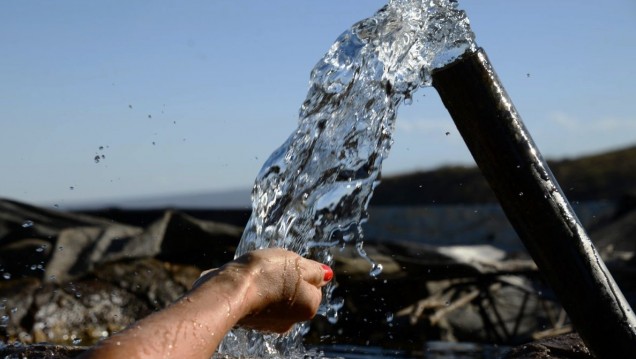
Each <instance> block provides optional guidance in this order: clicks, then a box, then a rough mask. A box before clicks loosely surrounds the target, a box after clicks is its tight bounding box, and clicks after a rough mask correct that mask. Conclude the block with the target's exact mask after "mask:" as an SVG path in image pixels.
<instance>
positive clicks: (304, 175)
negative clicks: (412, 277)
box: [218, 0, 475, 358]
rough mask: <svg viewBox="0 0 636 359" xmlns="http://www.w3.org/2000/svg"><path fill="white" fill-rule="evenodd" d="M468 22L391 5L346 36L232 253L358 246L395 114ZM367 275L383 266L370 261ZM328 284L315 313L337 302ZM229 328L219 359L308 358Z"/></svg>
mask: <svg viewBox="0 0 636 359" xmlns="http://www.w3.org/2000/svg"><path fill="white" fill-rule="evenodd" d="M474 46H475V45H474V41H473V34H472V32H471V31H470V27H469V22H468V18H467V17H466V15H465V13H464V12H463V11H461V10H459V9H457V6H456V3H455V2H454V1H451V0H430V1H422V0H393V1H391V2H390V3H389V4H387V5H386V6H385V7H383V8H382V9H380V10H379V11H378V12H377V13H376V14H375V15H374V16H372V17H370V18H368V19H365V20H362V21H360V22H358V23H356V24H355V25H353V26H352V27H351V28H350V29H349V30H347V31H345V32H344V33H343V34H342V35H340V37H338V39H337V40H336V42H335V43H334V44H333V45H332V47H331V48H330V49H329V51H328V52H327V54H326V55H325V56H324V57H323V58H322V59H321V60H320V61H319V62H318V64H317V65H316V66H315V67H314V69H313V70H312V72H311V80H310V89H309V93H308V95H307V99H306V100H305V102H304V103H303V105H302V107H301V109H300V119H299V124H298V128H297V129H296V131H295V132H293V133H292V134H291V135H290V137H289V138H288V139H287V141H286V142H285V143H283V145H282V146H280V147H279V148H278V149H277V150H276V151H274V153H272V155H271V156H270V157H269V159H268V160H267V161H266V162H265V164H264V165H263V168H262V169H261V171H260V173H259V174H258V177H257V179H256V182H255V184H254V188H253V191H252V203H253V208H252V210H253V212H252V216H251V218H250V220H249V222H248V224H247V227H246V228H245V232H244V234H243V238H242V239H241V242H240V244H239V247H238V249H237V252H236V255H237V256H240V255H242V254H244V253H246V252H248V251H251V250H255V249H259V248H267V247H282V248H287V249H289V250H292V251H295V252H297V253H299V254H300V255H303V256H305V257H309V258H313V259H315V260H317V261H320V262H323V263H327V264H332V262H333V258H332V255H331V252H330V249H331V248H333V247H339V246H345V245H354V246H355V247H356V248H357V250H358V253H359V254H360V255H361V256H362V257H364V258H367V259H369V258H368V257H367V255H366V254H365V252H364V250H363V246H362V243H363V236H362V230H361V227H360V226H361V224H362V223H364V222H365V221H366V219H367V205H368V204H369V201H370V199H371V195H372V193H373V189H374V188H375V187H376V186H377V184H378V181H379V175H380V170H381V165H382V160H383V159H384V158H386V156H387V155H388V152H389V149H390V147H391V143H392V139H391V136H392V132H393V128H394V125H395V118H396V110H397V108H398V106H399V105H400V104H401V103H402V102H410V99H411V96H412V93H413V91H415V90H416V89H417V88H419V87H421V86H428V85H430V82H431V71H433V70H434V69H436V68H439V67H441V66H443V65H445V64H448V63H450V62H452V61H453V60H455V59H456V58H457V57H459V56H461V55H462V54H463V53H465V52H466V51H472V50H474ZM369 262H370V263H371V270H370V274H371V275H378V274H379V273H380V272H381V270H382V267H381V266H380V265H379V264H376V263H374V262H373V261H371V260H370V259H369ZM333 288H334V285H333V284H331V285H329V286H328V287H326V288H325V292H324V296H323V305H322V306H321V314H323V315H326V316H327V317H328V318H329V319H330V320H332V321H335V320H336V319H337V309H338V307H339V306H342V302H339V301H335V300H332V291H333ZM307 329H308V326H307V324H300V325H297V326H296V327H295V328H294V329H293V330H292V331H291V332H290V333H289V334H286V335H282V336H279V335H273V334H263V333H257V332H251V331H246V330H240V329H237V330H234V331H232V332H231V333H229V334H228V336H226V338H225V339H224V341H223V343H222V344H221V346H220V348H219V354H218V356H219V357H224V356H231V357H257V358H290V357H301V358H302V357H307V356H306V355H307V354H306V353H305V351H304V349H303V348H302V344H301V342H302V335H303V334H304V333H305V332H306V330H307Z"/></svg>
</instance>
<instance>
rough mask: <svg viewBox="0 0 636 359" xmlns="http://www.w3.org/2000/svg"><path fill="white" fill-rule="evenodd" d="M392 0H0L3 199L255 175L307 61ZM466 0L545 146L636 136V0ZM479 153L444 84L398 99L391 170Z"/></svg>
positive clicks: (119, 191)
mask: <svg viewBox="0 0 636 359" xmlns="http://www.w3.org/2000/svg"><path fill="white" fill-rule="evenodd" d="M383 4H384V2H383V1H375V0H367V1H360V0H323V1H311V2H309V1H285V0H272V1H266V2H265V1H253V0H252V1H244V0H232V1H229V0H216V1H183V2H176V1H163V0H158V1H152V2H151V1H134V2H131V1H108V2H106V1H103V2H93V1H91V2H87V1H66V0H61V1H3V2H0V49H1V50H0V54H1V56H0V80H1V81H0V121H1V123H2V130H1V131H0V153H2V155H1V156H0V168H2V175H1V176H0V197H9V198H14V199H19V200H24V201H29V202H33V203H37V204H45V205H52V204H53V203H55V204H59V205H60V206H64V205H66V204H71V203H76V202H78V201H85V200H99V199H106V200H108V202H111V203H113V202H116V201H117V199H120V198H121V199H124V198H130V197H143V196H146V195H156V194H175V193H193V192H197V191H217V190H225V189H236V188H245V187H250V186H251V185H252V182H253V180H254V177H255V175H256V173H257V172H258V170H259V168H260V166H261V165H262V163H263V161H264V160H265V159H266V158H267V157H268V155H269V154H270V153H271V152H272V151H273V150H274V149H275V148H276V147H277V146H278V145H279V144H280V143H282V142H283V141H284V140H285V139H286V138H287V136H288V135H289V134H290V133H291V132H292V131H293V130H294V129H295V127H296V123H297V113H298V108H299V106H300V104H301V103H302V101H303V100H304V97H305V95H306V92H307V84H308V79H309V72H310V70H311V68H312V67H313V66H314V64H315V63H316V62H317V61H318V60H319V59H320V58H321V57H322V55H323V54H324V53H325V52H326V51H327V49H328V48H329V46H330V45H331V43H332V42H333V41H334V40H335V39H336V37H337V36H338V35H339V34H340V33H341V32H343V31H344V30H345V29H347V28H348V27H349V26H350V25H352V24H353V23H354V22H356V21H358V20H360V19H362V18H365V17H368V16H370V15H372V14H373V13H374V12H375V11H376V10H377V9H378V8H380V7H381V6H382V5H383ZM459 4H460V7H461V8H463V9H465V10H466V11H467V13H468V15H469V17H470V19H471V23H472V27H473V30H474V31H475V33H476V39H477V44H478V45H480V46H482V47H483V48H484V49H485V50H486V52H487V53H488V55H489V57H490V59H491V61H492V63H493V65H494V67H495V69H496V71H497V72H498V74H499V77H500V79H501V80H502V82H503V84H504V86H505V87H506V89H507V91H508V93H509V95H510V96H511V98H512V100H513V101H514V103H515V105H516V107H517V109H518V111H519V112H520V114H521V116H522V117H523V119H524V121H525V123H526V126H527V127H528V129H529V131H530V133H531V134H532V135H533V137H534V139H535V142H536V143H537V145H538V146H539V149H540V150H541V151H542V152H543V154H544V156H545V157H547V158H563V157H573V156H578V155H580V154H587V153H593V152H596V151H600V150H606V149H612V148H619V147H623V146H627V145H632V144H636V110H635V108H636V107H635V106H634V101H635V100H636V84H635V81H636V70H634V67H633V66H634V63H636V46H634V44H636V3H635V2H634V1H633V0H610V1H607V2H603V3H601V2H597V1H588V0H584V1H569V0H566V1H558V2H556V1H546V0H532V1H530V0H515V1H509V0H508V1H503V0H501V1H500V0H496V1H495V0H480V1H460V2H459ZM446 132H450V134H449V135H448V136H447V135H445V133H446ZM102 155H103V156H104V158H102ZM95 156H99V163H96V161H95ZM472 163H473V162H472V159H471V157H470V155H469V154H468V151H467V150H466V148H465V146H464V144H463V142H462V140H461V138H460V137H459V135H458V133H457V131H456V130H455V128H454V125H453V123H452V120H451V119H450V117H449V116H448V114H447V112H446V110H445V109H444V108H443V106H442V104H441V101H440V99H439V97H438V96H437V94H436V93H435V92H434V91H433V90H431V89H422V90H420V91H419V92H418V93H417V94H416V95H415V97H414V102H413V104H412V105H410V106H403V107H402V108H401V110H400V112H399V116H398V122H397V128H396V132H395V144H394V146H393V149H392V151H391V155H390V157H389V158H388V159H387V160H386V161H385V165H384V173H385V175H391V174H396V173H403V172H409V171H412V170H418V169H429V168H433V167H437V166H439V165H442V164H472Z"/></svg>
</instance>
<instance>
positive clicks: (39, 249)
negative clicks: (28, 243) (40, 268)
mask: <svg viewBox="0 0 636 359" xmlns="http://www.w3.org/2000/svg"><path fill="white" fill-rule="evenodd" d="M46 247H47V245H46V244H43V245H41V246H39V247H37V248H36V249H35V251H36V252H38V253H42V252H44V250H45V249H46Z"/></svg>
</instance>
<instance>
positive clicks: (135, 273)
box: [0, 200, 636, 358]
mask: <svg viewBox="0 0 636 359" xmlns="http://www.w3.org/2000/svg"><path fill="white" fill-rule="evenodd" d="M630 203H631V204H630ZM635 214H636V212H635V211H634V208H633V203H632V202H629V201H628V200H626V201H625V203H623V204H622V205H621V206H619V210H618V211H617V213H616V214H615V216H614V217H612V218H611V220H610V221H608V223H607V224H606V225H605V226H603V227H602V228H599V229H598V230H597V231H596V232H594V233H592V236H593V237H594V238H595V240H596V242H597V243H598V244H599V245H600V247H599V248H600V249H601V252H602V253H603V255H604V256H605V258H606V260H607V261H608V266H609V267H610V268H612V269H613V271H614V275H615V276H616V278H617V280H618V281H619V283H622V284H623V290H624V291H625V292H626V295H627V297H628V299H634V298H635V297H636V296H635V295H634V293H636V288H634V285H633V284H632V283H636V282H635V281H634V280H633V279H634V278H633V273H634V271H633V268H634V257H633V253H634V250H635V249H636V248H634V247H635V245H634V242H633V241H630V240H626V239H627V238H634V234H635V233H634V232H636V228H635V227H634V225H633V223H636V221H634V219H633V216H634V215H635ZM241 230H242V228H241V227H239V226H234V225H230V224H224V223H218V222H212V221H204V220H200V219H197V218H194V217H192V216H189V215H187V214H184V213H178V212H170V211H168V212H166V213H165V214H164V215H163V216H162V217H161V218H160V219H158V220H156V221H154V222H152V223H150V224H149V225H147V226H145V227H135V226H131V225H126V224H120V223H116V222H113V221H111V220H106V219H102V218H95V217H91V216H86V215H78V214H71V213H64V212H59V211H53V210H46V209H42V208H37V207H32V206H28V205H25V204H21V203H16V202H11V201H0V272H1V273H0V276H1V278H0V316H1V317H0V340H1V341H2V342H3V343H12V344H10V345H5V346H4V347H1V348H0V356H1V357H8V358H11V357H16V358H17V357H19V358H22V357H28V358H31V357H32V358H48V357H55V358H60V357H62V358H63V357H71V356H73V355H75V354H76V353H77V352H78V351H79V350H81V348H78V346H80V347H81V346H88V345H92V344H93V343H95V342H96V341H98V340H100V339H101V338H103V337H106V336H108V335H110V334H112V333H114V332H116V331H118V330H121V329H122V328H124V327H125V326H127V325H128V324H130V323H131V322H133V321H135V320H137V319H139V318H141V317H144V316H145V315H147V314H148V313H150V312H152V311H155V310H158V309H161V308H163V307H164V306H165V305H167V304H168V303H170V302H172V301H174V300H175V299H176V298H178V297H179V296H180V295H182V294H183V293H184V292H185V291H186V290H187V289H188V288H189V286H190V285H191V283H192V282H193V281H194V280H195V279H196V278H197V277H198V275H199V273H200V271H201V270H203V269H207V268H210V267H215V266H218V265H220V264H222V263H224V262H226V261H228V260H230V259H231V257H232V255H233V253H234V249H235V247H236V245H237V243H238V240H239V238H240V234H241ZM366 250H367V252H368V253H369V255H370V256H371V257H372V258H373V259H374V260H376V261H378V262H380V263H382V264H383V266H384V268H385V269H384V271H383V273H382V274H381V275H380V276H378V277H371V276H369V274H368V272H369V269H370V264H369V263H368V262H367V261H365V260H364V259H361V258H360V257H359V256H358V255H357V254H356V253H355V252H354V251H353V250H351V249H345V250H334V255H335V260H336V263H335V266H334V267H335V272H336V281H337V282H338V284H339V286H338V288H337V289H336V291H335V295H334V296H335V297H340V298H343V299H344V307H343V308H342V310H341V311H340V318H339V321H338V322H337V323H336V324H332V323H329V322H328V321H327V320H326V319H324V318H317V319H316V320H314V321H313V322H312V330H311V331H310V333H309V334H308V336H307V337H306V341H307V343H308V345H329V344H333V343H337V344H351V345H370V346H378V347H384V348H393V349H396V350H397V349H399V350H402V351H406V352H410V353H412V354H413V355H414V356H417V355H422V353H423V351H424V343H426V342H428V341H440V340H441V341H459V342H475V343H491V344H492V343H494V344H498V345H510V346H517V345H518V347H516V348H515V349H513V350H512V351H511V352H510V353H509V355H508V358H591V354H589V352H587V349H585V346H584V345H583V344H582V343H581V341H580V339H579V338H578V337H577V336H576V335H569V336H565V337H559V339H549V338H552V337H553V336H554V335H557V334H563V333H570V332H572V328H571V326H570V325H569V322H568V319H567V315H566V314H565V312H564V311H563V310H562V309H561V307H560V306H559V304H558V302H557V301H556V298H554V296H553V295H552V294H551V291H550V290H549V288H547V287H546V286H545V285H544V284H543V282H542V280H541V276H540V274H539V273H538V271H537V270H536V267H535V266H534V263H533V262H532V261H531V260H529V259H527V258H524V257H519V256H513V257H511V256H510V255H509V254H507V253H506V252H504V251H502V250H500V249H498V248H495V247H492V246H488V245H481V246H449V247H444V246H427V245H422V244H417V243H414V242H396V241H394V242H371V241H370V242H368V243H367V244H366ZM632 303H633V302H632ZM536 340H543V341H536ZM38 343H48V344H47V345H44V344H38ZM528 343H530V344H528ZM20 353H22V354H20ZM24 353H30V354H24ZM12 355H15V356H12Z"/></svg>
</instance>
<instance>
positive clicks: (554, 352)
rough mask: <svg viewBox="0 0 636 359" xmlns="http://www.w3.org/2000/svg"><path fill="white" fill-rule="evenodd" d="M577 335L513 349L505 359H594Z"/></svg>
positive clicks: (573, 334) (549, 339)
mask: <svg viewBox="0 0 636 359" xmlns="http://www.w3.org/2000/svg"><path fill="white" fill-rule="evenodd" d="M594 358H595V357H594V356H593V355H592V354H591V353H590V351H589V350H588V349H587V347H586V346H585V344H583V341H582V340H581V337H579V335H578V334H576V333H571V334H566V335H561V336H557V337H552V338H547V339H543V340H539V341H536V342H532V343H528V344H524V345H521V346H518V347H515V348H513V349H512V350H510V352H508V354H507V355H506V356H505V359H594Z"/></svg>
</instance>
